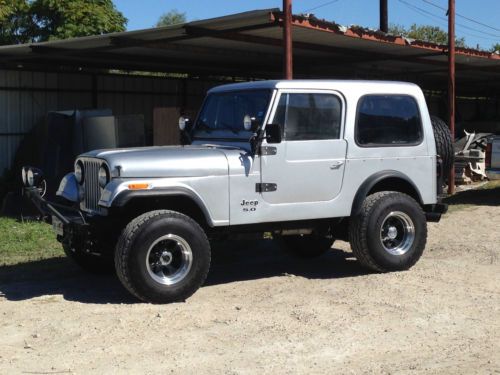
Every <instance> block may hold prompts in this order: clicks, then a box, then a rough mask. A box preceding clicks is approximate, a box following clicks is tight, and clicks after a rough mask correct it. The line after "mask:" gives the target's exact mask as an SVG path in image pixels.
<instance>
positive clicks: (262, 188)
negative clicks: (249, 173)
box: [255, 182, 278, 193]
mask: <svg viewBox="0 0 500 375" xmlns="http://www.w3.org/2000/svg"><path fill="white" fill-rule="evenodd" d="M276 190H278V185H277V184H270V183H265V182H263V183H259V184H255V191H256V192H257V193H267V192H270V191H276Z"/></svg>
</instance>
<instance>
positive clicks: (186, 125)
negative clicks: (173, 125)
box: [179, 116, 191, 132]
mask: <svg viewBox="0 0 500 375" xmlns="http://www.w3.org/2000/svg"><path fill="white" fill-rule="evenodd" d="M190 128H191V120H189V118H188V117H184V116H181V117H179V129H180V131H181V132H183V131H189V129H190Z"/></svg>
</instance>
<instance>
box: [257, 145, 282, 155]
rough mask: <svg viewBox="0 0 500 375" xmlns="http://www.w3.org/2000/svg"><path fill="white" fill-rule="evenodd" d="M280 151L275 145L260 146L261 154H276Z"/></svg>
mask: <svg viewBox="0 0 500 375" xmlns="http://www.w3.org/2000/svg"><path fill="white" fill-rule="evenodd" d="M277 153H278V150H277V149H276V147H273V146H261V147H260V154H261V155H276V154H277Z"/></svg>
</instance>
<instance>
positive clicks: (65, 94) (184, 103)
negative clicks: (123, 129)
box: [0, 70, 219, 176]
mask: <svg viewBox="0 0 500 375" xmlns="http://www.w3.org/2000/svg"><path fill="white" fill-rule="evenodd" d="M217 84H219V83H217V82H214V81H202V80H187V81H184V80H182V79H171V78H168V79H166V78H161V77H153V76H152V77H147V76H146V77H137V76H125V75H98V76H97V82H96V94H97V107H98V108H110V109H111V110H112V111H113V114H115V115H128V114H144V121H145V125H146V139H147V141H149V142H151V141H152V128H153V109H154V108H155V107H170V106H176V107H184V108H185V109H186V111H189V112H195V111H197V110H198V108H199V106H200V104H201V102H202V100H203V98H204V96H205V93H206V91H207V90H208V89H209V88H211V87H213V86H216V85H217ZM184 89H185V90H186V91H185V92H184ZM86 108H92V76H91V75H89V74H72V73H43V72H29V71H15V70H0V176H1V175H2V174H3V172H4V171H5V169H8V168H10V167H11V165H12V162H13V160H14V157H15V153H16V150H17V148H18V146H19V143H20V142H21V140H22V138H23V136H22V135H19V134H22V133H28V132H29V131H30V130H31V129H32V128H33V126H35V125H36V124H37V123H40V122H41V121H43V120H44V118H45V115H46V114H47V112H49V111H61V110H73V109H86ZM9 134H10V135H9Z"/></svg>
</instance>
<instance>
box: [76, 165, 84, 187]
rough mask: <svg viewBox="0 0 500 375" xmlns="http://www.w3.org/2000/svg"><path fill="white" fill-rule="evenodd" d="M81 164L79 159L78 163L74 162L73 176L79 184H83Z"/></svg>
mask: <svg viewBox="0 0 500 375" xmlns="http://www.w3.org/2000/svg"><path fill="white" fill-rule="evenodd" d="M83 173H84V171H83V164H82V163H81V162H80V161H79V162H78V163H76V164H75V177H76V181H77V182H78V183H79V184H80V185H81V184H83V177H84V175H83Z"/></svg>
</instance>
